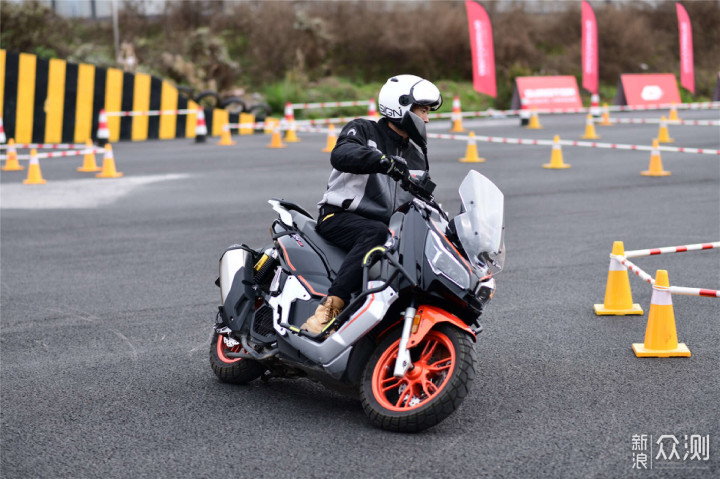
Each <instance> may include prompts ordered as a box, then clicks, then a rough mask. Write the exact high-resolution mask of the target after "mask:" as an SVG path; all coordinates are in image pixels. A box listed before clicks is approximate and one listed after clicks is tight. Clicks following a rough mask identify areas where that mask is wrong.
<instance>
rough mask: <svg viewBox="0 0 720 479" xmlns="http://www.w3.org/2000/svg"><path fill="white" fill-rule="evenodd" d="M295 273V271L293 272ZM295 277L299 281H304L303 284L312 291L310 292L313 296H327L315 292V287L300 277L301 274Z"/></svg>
mask: <svg viewBox="0 0 720 479" xmlns="http://www.w3.org/2000/svg"><path fill="white" fill-rule="evenodd" d="M293 271H294V270H293ZM295 277H296V278H297V279H299V280H300V281H302V282H303V284H304V285H305V286H306V287H307V288H308V289H309V290H310V292H311V293H312V294H314V295H315V296H327V294H322V293H318V292H317V291H315V290H314V289H313V287H312V286H310V283H309V282H308V281H307V280H306V279H305V278H303V277H302V276H300V275H299V274H296V275H295Z"/></svg>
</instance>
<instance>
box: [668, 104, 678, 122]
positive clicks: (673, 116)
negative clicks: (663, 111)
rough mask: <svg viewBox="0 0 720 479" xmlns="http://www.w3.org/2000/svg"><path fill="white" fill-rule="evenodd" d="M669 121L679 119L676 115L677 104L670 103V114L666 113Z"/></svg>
mask: <svg viewBox="0 0 720 479" xmlns="http://www.w3.org/2000/svg"><path fill="white" fill-rule="evenodd" d="M668 120H669V121H679V120H680V117H679V116H678V112H677V106H675V103H673V104H672V106H671V107H670V115H668Z"/></svg>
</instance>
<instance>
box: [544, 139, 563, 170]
mask: <svg viewBox="0 0 720 479" xmlns="http://www.w3.org/2000/svg"><path fill="white" fill-rule="evenodd" d="M542 166H543V168H549V169H551V170H564V169H566V168H570V165H568V164H567V163H565V162H564V161H563V154H562V146H560V136H559V135H555V138H553V147H552V153H551V155H550V163H545V164H544V165H542Z"/></svg>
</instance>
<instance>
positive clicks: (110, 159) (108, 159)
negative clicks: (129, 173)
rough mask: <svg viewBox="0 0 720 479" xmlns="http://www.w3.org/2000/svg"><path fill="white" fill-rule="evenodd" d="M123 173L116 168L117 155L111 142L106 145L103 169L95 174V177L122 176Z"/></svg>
mask: <svg viewBox="0 0 720 479" xmlns="http://www.w3.org/2000/svg"><path fill="white" fill-rule="evenodd" d="M122 175H123V174H122V173H120V172H119V171H117V170H116V169H115V157H114V156H113V151H112V146H111V145H110V143H107V144H106V145H105V157H104V158H103V166H102V171H101V172H100V173H98V174H97V175H95V178H120V177H121V176H122Z"/></svg>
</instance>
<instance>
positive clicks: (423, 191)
mask: <svg viewBox="0 0 720 479" xmlns="http://www.w3.org/2000/svg"><path fill="white" fill-rule="evenodd" d="M380 166H381V167H382V168H384V169H389V168H390V159H388V158H383V159H382V160H380ZM397 183H398V184H399V185H400V187H401V188H402V189H403V190H405V191H407V192H408V193H410V194H411V195H413V196H414V197H415V198H418V199H420V200H422V201H424V202H425V203H427V204H428V205H430V206H431V207H433V208H434V209H436V210H437V211H438V212H439V213H440V216H442V217H443V218H444V219H445V220H446V221H448V220H449V218H448V216H447V213H445V211H444V210H443V209H442V208H441V207H440V205H439V204H438V203H437V202H436V201H435V198H434V197H433V195H432V193H433V191H435V186H436V185H435V183H433V182H432V181H431V180H430V178H428V177H425V178H423V179H422V180H417V179H415V178H414V177H412V176H410V177H408V178H403V179H402V180H400V181H398V182H397Z"/></svg>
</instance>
